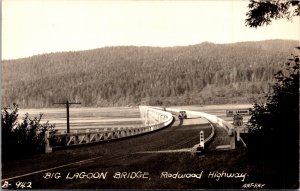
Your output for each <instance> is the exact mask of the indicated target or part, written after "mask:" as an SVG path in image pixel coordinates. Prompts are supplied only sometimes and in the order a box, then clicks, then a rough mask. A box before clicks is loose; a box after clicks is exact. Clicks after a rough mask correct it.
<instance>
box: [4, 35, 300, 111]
mask: <svg viewBox="0 0 300 191" xmlns="http://www.w3.org/2000/svg"><path fill="white" fill-rule="evenodd" d="M297 46H299V44H298V42H297V41H286V40H270V41H260V42H241V43H234V44H212V43H202V44H198V45H192V46H184V47H183V46H182V47H169V48H158V47H135V46H122V47H106V48H100V49H95V50H87V51H77V52H63V53H51V54H43V55H37V56H32V57H29V58H23V59H17V60H5V61H3V62H2V74H3V75H2V91H1V93H2V104H3V105H8V104H11V103H13V102H15V103H18V104H19V106H20V107H23V108H24V107H53V102H58V101H65V100H67V99H68V100H70V101H81V102H82V106H121V105H138V104H151V105H157V104H163V105H182V104H218V103H250V102H252V101H253V99H263V95H264V92H266V91H268V88H269V83H271V82H272V80H273V74H274V73H275V72H276V71H278V70H279V69H280V68H281V67H282V66H283V64H284V63H285V62H286V59H287V58H288V57H289V56H290V54H291V53H292V52H293V50H294V48H295V47H297Z"/></svg>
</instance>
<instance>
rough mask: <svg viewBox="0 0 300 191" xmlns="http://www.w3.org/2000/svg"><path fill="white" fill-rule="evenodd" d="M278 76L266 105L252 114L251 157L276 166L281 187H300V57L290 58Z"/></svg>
mask: <svg viewBox="0 0 300 191" xmlns="http://www.w3.org/2000/svg"><path fill="white" fill-rule="evenodd" d="M274 77H275V79H276V83H274V85H273V86H272V91H271V92H270V93H268V94H267V95H266V98H267V101H266V103H260V104H259V103H255V104H254V108H253V110H252V112H251V113H252V115H251V118H250V119H249V121H248V124H247V125H248V128H249V130H250V139H249V140H248V148H249V153H250V156H252V157H253V156H255V157H256V159H258V160H263V161H262V162H263V163H265V164H272V165H274V166H275V167H274V168H277V169H278V170H279V173H278V174H276V175H274V177H276V178H277V179H278V181H277V182H278V183H279V184H280V183H281V185H280V188H283V187H284V188H288V187H289V186H291V185H294V184H298V176H299V174H298V170H299V167H298V165H299V160H298V158H299V147H298V144H299V137H298V136H299V57H298V56H293V58H292V59H289V62H287V63H286V64H285V68H284V69H283V70H280V71H279V72H277V73H276V74H275V75H274ZM296 187H297V186H296Z"/></svg>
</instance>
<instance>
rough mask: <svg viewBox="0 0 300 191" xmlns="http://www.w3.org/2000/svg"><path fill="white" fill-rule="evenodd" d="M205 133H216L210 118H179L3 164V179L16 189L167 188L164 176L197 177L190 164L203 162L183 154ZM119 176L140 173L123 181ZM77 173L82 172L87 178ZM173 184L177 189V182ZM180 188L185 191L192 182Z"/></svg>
mask: <svg viewBox="0 0 300 191" xmlns="http://www.w3.org/2000/svg"><path fill="white" fill-rule="evenodd" d="M200 130H203V131H204V133H205V137H207V136H209V134H210V133H211V127H210V125H209V124H208V122H207V121H206V120H205V119H202V118H194V119H185V120H182V121H180V120H178V118H177V117H176V120H175V121H174V123H173V124H172V125H171V126H169V127H166V128H164V129H162V130H159V131H157V132H153V133H150V134H146V135H142V136H137V137H134V138H128V139H124V140H119V141H113V142H109V143H104V144H98V145H93V146H87V147H80V148H73V149H68V150H61V151H56V152H53V153H50V154H43V155H38V156H34V157H33V158H31V159H23V160H20V161H10V162H6V163H3V166H2V179H4V180H7V181H8V182H9V184H11V187H10V188H15V184H16V182H18V181H19V182H25V183H26V182H27V184H25V186H29V184H30V186H31V187H32V188H34V189H43V188H52V189H61V188H69V189H71V188H93V189H95V188H165V186H167V185H168V181H169V180H166V179H164V178H162V177H161V175H162V173H163V172H165V171H172V172H175V171H176V170H180V171H188V170H190V171H193V172H197V169H190V168H191V167H190V166H189V162H191V161H194V160H198V158H199V157H195V156H192V154H191V153H187V152H184V151H183V152H180V151H181V150H184V149H190V148H191V147H193V146H194V145H195V144H198V143H199V132H200ZM157 151H160V152H162V153H160V152H157ZM179 164H180V166H178V165H179ZM118 172H134V173H132V174H131V177H130V175H129V176H128V174H127V176H124V177H123V178H120V177H119V178H118ZM136 172H139V173H138V174H139V175H141V174H143V173H144V174H143V175H144V176H143V178H140V176H138V177H134V176H136ZM76 173H78V174H80V173H81V178H80V177H79V176H78V174H76ZM101 173H103V174H105V175H106V177H105V179H99V178H95V177H98V176H99V174H101ZM115 173H116V174H115ZM84 174H88V177H85V176H84ZM123 175H125V174H123ZM14 177H16V178H14ZM195 181H196V180H195ZM29 182H31V183H29ZM192 182H193V181H192ZM2 184H3V183H2ZM169 184H170V186H171V187H172V185H173V186H174V183H172V181H171V182H169ZM176 184H178V185H177V186H176V187H178V188H179V187H184V185H186V184H187V182H185V181H182V182H178V181H177V182H176ZM162 185H164V186H162ZM167 187H168V186H167Z"/></svg>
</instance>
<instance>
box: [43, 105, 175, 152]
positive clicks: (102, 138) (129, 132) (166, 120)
mask: <svg viewBox="0 0 300 191" xmlns="http://www.w3.org/2000/svg"><path fill="white" fill-rule="evenodd" d="M140 111H141V116H142V118H144V119H145V120H146V123H148V122H149V121H150V125H145V126H141V127H133V128H124V129H122V128H115V129H112V130H107V129H106V130H102V129H92V130H91V129H86V130H85V132H82V131H81V132H78V131H77V130H74V131H73V132H72V133H62V134H52V135H50V134H49V132H46V139H45V140H46V144H45V151H46V153H48V152H52V150H53V149H57V148H62V147H71V146H77V145H86V144H91V143H100V142H107V141H110V140H116V139H121V138H125V137H131V136H136V135H140V134H145V133H149V132H153V131H156V130H159V129H162V128H164V127H166V126H168V125H170V124H171V123H172V121H173V116H172V114H171V113H169V112H166V111H161V110H158V109H155V108H151V107H147V106H140ZM145 113H146V114H145ZM147 120H148V122H147Z"/></svg>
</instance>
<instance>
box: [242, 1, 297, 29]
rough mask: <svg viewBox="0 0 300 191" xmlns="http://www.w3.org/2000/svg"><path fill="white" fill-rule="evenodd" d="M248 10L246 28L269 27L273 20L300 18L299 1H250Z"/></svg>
mask: <svg viewBox="0 0 300 191" xmlns="http://www.w3.org/2000/svg"><path fill="white" fill-rule="evenodd" d="M248 8H249V11H248V12H247V13H246V16H247V18H246V26H249V27H254V28H257V27H259V26H263V25H269V24H270V23H271V21H272V20H274V19H275V20H276V19H282V18H286V19H288V20H291V19H292V17H294V16H300V1H288V0H270V1H264V0H251V1H250V4H249V5H248Z"/></svg>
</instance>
